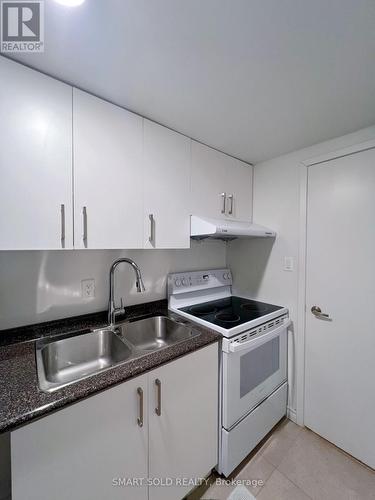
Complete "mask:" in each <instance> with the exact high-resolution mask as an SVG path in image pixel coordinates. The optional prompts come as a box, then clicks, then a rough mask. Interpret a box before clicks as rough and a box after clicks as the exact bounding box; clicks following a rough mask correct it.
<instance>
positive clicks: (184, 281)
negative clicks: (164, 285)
mask: <svg viewBox="0 0 375 500" xmlns="http://www.w3.org/2000/svg"><path fill="white" fill-rule="evenodd" d="M181 283H182V285H183V286H186V285H187V283H186V279H185V278H182V281H181Z"/></svg>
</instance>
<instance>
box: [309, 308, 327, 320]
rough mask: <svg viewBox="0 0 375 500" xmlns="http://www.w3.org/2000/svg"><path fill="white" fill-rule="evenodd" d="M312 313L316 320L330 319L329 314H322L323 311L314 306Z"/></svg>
mask: <svg viewBox="0 0 375 500" xmlns="http://www.w3.org/2000/svg"><path fill="white" fill-rule="evenodd" d="M311 312H312V313H313V315H314V316H315V317H316V318H322V319H330V317H329V314H326V313H322V310H321V309H320V307H318V306H312V308H311Z"/></svg>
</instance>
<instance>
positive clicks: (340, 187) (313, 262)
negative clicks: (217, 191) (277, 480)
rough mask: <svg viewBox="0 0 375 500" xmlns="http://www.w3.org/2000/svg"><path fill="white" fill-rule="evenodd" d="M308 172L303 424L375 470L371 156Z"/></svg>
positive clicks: (374, 190)
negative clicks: (317, 313) (315, 311)
mask: <svg viewBox="0 0 375 500" xmlns="http://www.w3.org/2000/svg"><path fill="white" fill-rule="evenodd" d="M308 170H309V172H308V206H307V209H308V220H307V290H306V292H307V297H306V298H307V300H306V315H307V316H306V378H305V425H307V426H308V427H310V428H311V429H312V430H314V431H315V432H317V433H318V434H320V435H322V436H323V437H324V438H326V439H328V440H329V441H331V442H333V443H334V444H336V445H337V446H338V447H340V448H342V449H344V450H345V451H347V452H348V453H350V454H351V455H353V456H354V457H356V458H358V459H359V460H361V461H362V462H364V463H366V464H368V465H369V466H371V467H375V433H374V418H375V386H374V366H375V364H374V359H375V331H374V316H373V312H374V307H375V223H374V216H375V149H371V150H368V151H362V152H359V153H356V154H352V155H349V156H346V157H342V158H338V159H335V160H331V161H328V162H325V163H322V164H319V165H314V166H311V167H309V169H308ZM313 306H317V307H319V308H320V309H321V311H322V313H325V314H329V318H324V317H317V316H315V315H314V314H312V312H311V308H312V307H313Z"/></svg>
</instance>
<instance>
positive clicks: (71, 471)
mask: <svg viewBox="0 0 375 500" xmlns="http://www.w3.org/2000/svg"><path fill="white" fill-rule="evenodd" d="M138 388H141V389H142V390H143V395H144V424H143V427H139V425H138V421H137V419H138V418H139V408H140V407H139V404H140V401H139V394H138ZM147 429H148V423H147V375H142V376H140V377H137V378H135V379H133V380H130V381H129V382H126V383H124V384H121V385H118V386H117V387H114V388H113V389H109V390H107V391H104V392H102V393H101V394H98V395H95V396H93V397H91V398H88V399H86V400H84V401H82V402H79V403H76V404H75V405H73V406H69V407H68V408H65V409H63V410H61V411H58V412H56V413H54V414H52V415H49V416H47V417H45V418H42V419H41V420H38V421H37V422H34V423H32V424H30V425H26V426H25V427H22V428H20V429H18V430H16V431H14V432H12V433H11V462H12V463H11V469H12V500H52V499H53V500H78V499H79V500H116V499H122V500H146V499H147V485H144V486H143V487H138V488H131V487H122V486H115V482H116V481H117V480H118V478H132V477H137V478H138V477H147V471H148V430H147Z"/></svg>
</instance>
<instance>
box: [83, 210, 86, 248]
mask: <svg viewBox="0 0 375 500" xmlns="http://www.w3.org/2000/svg"><path fill="white" fill-rule="evenodd" d="M82 216H83V244H84V246H85V248H87V208H86V207H83V208H82Z"/></svg>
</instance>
